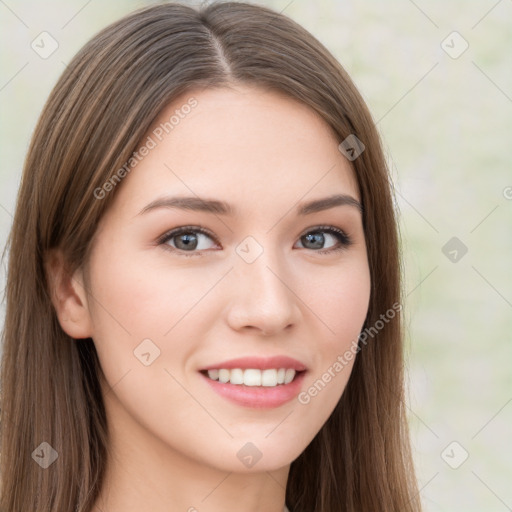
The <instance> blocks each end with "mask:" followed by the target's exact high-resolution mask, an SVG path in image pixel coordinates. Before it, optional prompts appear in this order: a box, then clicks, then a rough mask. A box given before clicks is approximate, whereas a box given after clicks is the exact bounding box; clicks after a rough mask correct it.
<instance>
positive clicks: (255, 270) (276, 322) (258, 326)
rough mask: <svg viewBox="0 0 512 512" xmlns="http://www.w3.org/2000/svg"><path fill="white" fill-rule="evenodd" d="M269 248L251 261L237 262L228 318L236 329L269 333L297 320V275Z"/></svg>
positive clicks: (298, 310) (279, 330) (293, 323)
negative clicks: (295, 279) (285, 267)
mask: <svg viewBox="0 0 512 512" xmlns="http://www.w3.org/2000/svg"><path fill="white" fill-rule="evenodd" d="M269 252H270V251H264V252H263V254H262V255H261V256H260V257H259V258H258V259H257V260H256V261H254V262H252V263H246V262H245V261H243V260H241V259H239V260H238V261H237V262H236V264H235V269H234V270H235V271H234V272H232V275H231V279H232V281H231V287H232V288H231V289H230V296H231V297H230V299H231V300H230V302H229V311H228V315H227V321H228V323H229V325H230V327H231V328H232V329H234V330H236V331H250V330H253V331H258V332H259V333H260V334H262V335H265V336H270V335H275V334H278V333H279V332H281V331H283V330H285V329H287V328H288V329H290V328H291V327H292V326H294V325H296V324H297V322H298V319H299V317H300V314H301V313H300V308H299V303H300V299H299V298H298V297H297V295H296V294H295V293H294V279H293V278H291V277H290V273H289V272H285V271H284V270H283V265H282V264H280V265H279V264H278V263H277V259H276V258H275V257H272V256H271V255H270V254H269Z"/></svg>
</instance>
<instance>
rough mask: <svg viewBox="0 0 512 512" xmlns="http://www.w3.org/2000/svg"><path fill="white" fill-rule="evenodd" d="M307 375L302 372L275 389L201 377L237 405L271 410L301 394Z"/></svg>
mask: <svg viewBox="0 0 512 512" xmlns="http://www.w3.org/2000/svg"><path fill="white" fill-rule="evenodd" d="M305 373H306V372H305V371H304V372H300V373H299V374H298V375H296V377H295V379H293V380H292V382H290V383H289V384H278V385H277V386H274V387H270V386H269V387H266V386H245V385H244V384H229V383H223V382H219V381H218V380H212V379H210V378H209V377H207V376H206V375H204V374H201V376H202V377H203V378H204V379H205V380H206V381H207V382H208V384H209V385H210V387H211V388H212V389H213V390H214V391H215V392H216V393H218V394H219V395H221V396H223V397H224V398H227V399H228V400H230V401H231V402H234V403H236V404H237V405H241V406H242V407H250V408H253V409H270V408H274V407H279V406H280V405H283V404H285V403H286V402H289V401H290V400H293V399H294V398H295V397H296V396H297V395H298V394H299V392H300V388H301V385H302V380H303V378H304V374H305Z"/></svg>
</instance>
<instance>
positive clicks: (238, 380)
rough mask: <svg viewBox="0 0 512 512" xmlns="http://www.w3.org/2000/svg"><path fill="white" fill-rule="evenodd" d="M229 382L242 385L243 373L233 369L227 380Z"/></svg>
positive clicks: (238, 369)
mask: <svg viewBox="0 0 512 512" xmlns="http://www.w3.org/2000/svg"><path fill="white" fill-rule="evenodd" d="M226 371H228V370H226ZM229 382H231V384H243V383H244V372H243V371H242V370H241V369H240V368H234V369H233V370H231V377H230V379H229Z"/></svg>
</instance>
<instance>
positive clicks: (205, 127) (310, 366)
mask: <svg viewBox="0 0 512 512" xmlns="http://www.w3.org/2000/svg"><path fill="white" fill-rule="evenodd" d="M190 98H194V100H190ZM189 100H190V101H189ZM187 101H188V102H189V103H188V105H193V106H192V107H191V108H186V107H184V105H186V104H187ZM176 110H178V111H179V112H178V115H176V116H175V118H174V120H173V121H171V123H172V129H170V128H169V126H170V125H167V131H168V133H166V130H165V129H163V128H162V123H165V122H169V119H170V118H171V116H172V115H173V114H175V111H176ZM147 137H150V138H151V140H152V141H153V142H150V141H149V139H148V138H147ZM143 143H144V144H146V147H147V148H149V149H148V150H147V151H144V150H141V151H139V157H140V161H138V163H137V165H136V166H135V167H134V168H133V169H132V170H130V172H129V173H128V174H127V176H126V177H125V178H124V180H123V181H122V183H121V184H119V185H117V187H118V189H117V190H116V191H115V193H116V197H115V199H114V201H113V203H112V207H111V208H110V209H109V210H108V211H107V213H106V214H105V216H104V217H103V218H102V221H101V224H100V226H99V228H98V231H97V233H96V236H95V240H94V244H93V246H92V251H91V256H90V260H89V262H88V265H87V268H86V271H87V272H86V276H87V284H88V286H87V287H88V290H89V292H90V297H89V300H88V301H87V303H88V304H87V309H88V315H89V318H90V325H91V337H92V338H93V340H94V343H95V346H96V349H97V352H98V356H99V359H100V364H101V367H102V370H103V373H104V375H105V379H106V382H107V384H108V386H106V387H105V389H104V394H105V402H106V407H107V414H108V416H109V420H110V421H111V422H112V424H114V425H116V429H117V431H118V432H119V433H120V435H121V436H122V435H125V436H130V435H135V434H134V433H135V432H136V435H137V438H138V439H139V441H140V443H141V444H142V445H144V443H148V444H150V443H151V444H152V446H158V447H159V451H163V452H165V453H167V454H172V453H174V454H179V455H180V456H181V457H186V458H187V459H189V460H192V461H194V462H198V463H200V464H204V465H207V466H209V467H214V468H220V469H222V470H223V471H237V472H249V471H260V470H272V469H276V468H280V467H283V466H285V465H287V464H290V463H291V462H292V461H293V460H294V459H295V458H296V457H298V456H299V455H300V453H301V452H302V451H303V450H304V449H305V447H306V446H307V445H308V444H309V442H310V441H311V440H312V439H313V437H314V436H315V435H316V434H317V433H318V431H319V430H320V429H321V427H322V425H323V424H324V423H325V422H326V420H327V419H328V417H329V415H330V414H331V412H332V411H333V409H334V407H335V405H336V403H337V402H338V400H339V399H340V397H341V395H342V393H343V390H344V388H345V385H346V383H347V381H348V378H349V376H350V372H351V370H352V366H353V363H354V359H353V358H352V359H348V358H343V361H344V362H343V363H341V362H340V357H342V356H343V354H344V353H345V352H346V351H347V350H350V348H351V347H353V346H354V340H357V337H358V334H359V333H360V331H361V329H362V327H363V323H364V319H365V316H366V313H367V309H368V302H369V295H370V277H369V268H368V261H367V253H366V245H365V238H364V232H363V226H362V216H361V212H360V210H359V208H358V202H359V201H360V196H359V191H358V187H357V182H356V179H355V177H354V173H353V170H352V168H351V166H350V164H349V162H348V161H347V160H346V159H345V158H344V157H343V155H342V154H341V153H340V152H339V150H338V144H339V141H337V139H336V137H335V136H334V135H333V134H332V133H331V131H330V129H329V127H328V126H327V125H326V124H325V122H324V121H323V120H322V119H321V118H320V117H318V116H317V115H316V114H315V113H314V112H313V111H312V110H310V109H309V108H308V107H305V106H303V105H302V104H300V103H298V102H296V101H294V100H292V99H289V98H286V97H284V96H281V95H278V94H277V93H274V92H268V91H264V90H262V89H258V88H250V87H240V86H239V87H237V88H233V89H227V88H226V89H209V90H201V91H200V90H198V91H194V92H191V93H187V94H186V95H183V96H181V97H180V98H178V99H177V100H176V101H175V102H174V103H173V104H172V105H171V106H169V108H167V109H166V110H165V111H164V112H162V114H161V117H160V119H158V120H157V121H156V123H155V125H154V127H153V128H152V129H151V130H150V131H149V132H148V134H147V135H146V137H145V139H144V141H143ZM142 153H144V155H143V154H142ZM109 193H113V192H109ZM334 196H338V197H337V199H336V198H335V200H333V201H330V202H329V201H324V200H325V199H327V198H333V197H334ZM178 199H179V200H178ZM98 200H101V199H98ZM319 201H320V202H319ZM336 363H337V364H336ZM340 366H341V369H340ZM254 461H256V462H254Z"/></svg>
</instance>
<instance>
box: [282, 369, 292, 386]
mask: <svg viewBox="0 0 512 512" xmlns="http://www.w3.org/2000/svg"><path fill="white" fill-rule="evenodd" d="M294 377H295V370H286V373H285V375H284V383H285V384H289V383H290V382H291V381H292V380H293V378H294Z"/></svg>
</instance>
